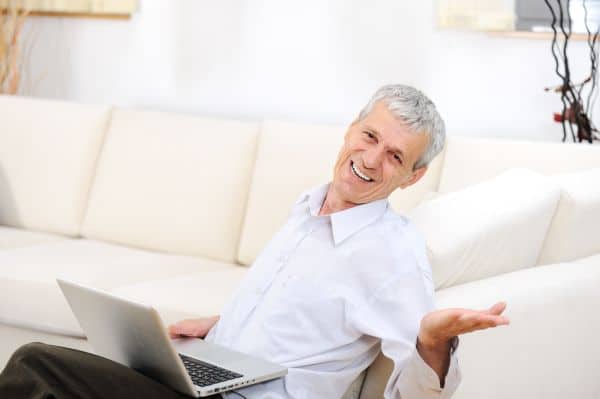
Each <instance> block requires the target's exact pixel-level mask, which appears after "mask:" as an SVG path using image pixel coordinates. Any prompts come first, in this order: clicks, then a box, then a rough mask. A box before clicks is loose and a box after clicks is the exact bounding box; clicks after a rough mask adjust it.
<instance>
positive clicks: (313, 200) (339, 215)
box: [296, 184, 388, 245]
mask: <svg viewBox="0 0 600 399" xmlns="http://www.w3.org/2000/svg"><path fill="white" fill-rule="evenodd" d="M328 189H329V184H324V185H321V186H317V187H315V188H313V189H311V190H308V191H305V192H304V193H302V195H300V198H298V200H297V201H296V204H300V203H303V202H307V203H308V211H309V212H310V214H311V216H314V217H319V211H320V210H321V206H322V205H323V201H324V200H325V196H326V195H327V190H328ZM387 208H388V200H387V198H383V199H380V200H377V201H371V202H367V203H366V204H362V205H357V206H354V207H352V208H348V209H345V210H343V211H339V212H335V213H332V214H331V215H327V216H320V217H328V218H330V219H331V230H332V232H333V241H334V243H335V245H338V244H339V243H341V242H342V241H344V240H345V239H346V238H348V237H350V236H351V235H352V234H354V233H356V232H358V231H360V230H362V229H364V228H365V227H367V226H368V225H370V224H371V223H373V222H374V221H375V220H377V219H378V218H379V217H381V216H382V215H383V214H384V213H385V211H386V210H387Z"/></svg>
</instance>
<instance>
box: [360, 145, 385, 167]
mask: <svg viewBox="0 0 600 399" xmlns="http://www.w3.org/2000/svg"><path fill="white" fill-rule="evenodd" d="M382 157H383V147H381V146H375V147H372V148H369V149H368V150H367V151H365V152H363V157H362V158H363V165H364V167H365V168H367V169H376V168H377V167H378V166H379V164H380V163H381V159H382Z"/></svg>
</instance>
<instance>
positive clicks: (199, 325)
mask: <svg viewBox="0 0 600 399" xmlns="http://www.w3.org/2000/svg"><path fill="white" fill-rule="evenodd" d="M218 320H219V316H212V317H203V318H200V319H185V320H181V321H178V322H177V323H175V324H172V325H170V326H169V335H170V336H171V338H178V337H195V338H204V337H206V334H208V332H209V331H210V329H211V328H212V326H214V325H215V324H216V322H217V321H218Z"/></svg>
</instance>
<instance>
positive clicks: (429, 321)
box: [419, 302, 510, 347]
mask: <svg viewBox="0 0 600 399" xmlns="http://www.w3.org/2000/svg"><path fill="white" fill-rule="evenodd" d="M504 309H506V303H504V302H498V303H496V304H495V305H494V306H492V307H491V308H489V309H485V310H473V309H462V308H449V309H440V310H436V311H433V312H430V313H428V314H426V315H425V317H423V319H422V320H421V330H420V332H419V341H421V343H422V344H423V345H426V346H431V347H433V346H435V345H438V344H439V343H443V342H447V341H448V340H450V339H452V338H453V337H455V336H458V335H461V334H466V333H469V332H472V331H476V330H483V329H486V328H490V327H497V326H500V325H506V324H509V322H510V321H509V320H508V318H507V317H504V316H501V314H502V312H503V311H504Z"/></svg>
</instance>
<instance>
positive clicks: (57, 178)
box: [0, 96, 110, 236]
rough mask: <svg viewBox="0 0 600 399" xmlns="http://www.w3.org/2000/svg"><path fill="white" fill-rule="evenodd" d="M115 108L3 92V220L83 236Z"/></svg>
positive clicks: (0, 146) (0, 203)
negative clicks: (96, 171)
mask: <svg viewBox="0 0 600 399" xmlns="http://www.w3.org/2000/svg"><path fill="white" fill-rule="evenodd" d="M109 116H110V107H107V106H91V105H83V104H75V103H66V102H61V101H48V100H39V99H29V98H23V97H14V96H0V121H1V127H0V129H1V130H2V134H0V225H6V226H13V227H19V228H25V229H29V230H38V231H45V232H51V233H58V234H63V235H68V236H77V235H79V231H80V226H81V221H82V217H83V214H84V211H85V206H86V204H87V197H88V191H89V188H90V185H91V181H92V176H93V173H94V169H95V166H96V160H97V157H98V153H99V151H100V147H101V144H102V140H103V137H104V133H105V131H106V125H107V123H108V120H109Z"/></svg>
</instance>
